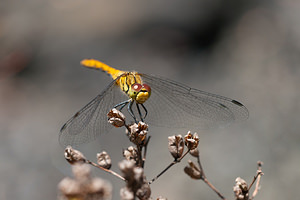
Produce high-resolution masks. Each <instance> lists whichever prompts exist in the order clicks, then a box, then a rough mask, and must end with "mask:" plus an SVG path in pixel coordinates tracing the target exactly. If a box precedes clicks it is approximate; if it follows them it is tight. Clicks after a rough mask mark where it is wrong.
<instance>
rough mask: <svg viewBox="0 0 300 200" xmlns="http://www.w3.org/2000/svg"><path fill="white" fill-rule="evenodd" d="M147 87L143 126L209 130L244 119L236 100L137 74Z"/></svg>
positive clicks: (243, 109) (243, 111)
mask: <svg viewBox="0 0 300 200" xmlns="http://www.w3.org/2000/svg"><path fill="white" fill-rule="evenodd" d="M141 76H142V77H143V81H144V82H145V83H147V84H148V85H149V86H150V87H151V97H150V98H149V99H148V101H147V102H145V104H144V105H145V107H146V108H147V110H148V116H147V118H146V122H149V123H153V124H155V125H158V126H166V127H190V128H192V127H193V128H196V127H197V128H209V127H213V126H222V125H226V124H228V123H230V122H233V121H240V120H244V119H247V118H248V110H247V108H246V107H245V106H244V105H242V104H241V103H239V102H238V101H236V100H233V99H230V98H227V97H223V96H219V95H215V94H211V93H207V92H204V91H201V90H197V89H193V88H190V87H187V86H185V85H183V84H180V83H177V82H175V81H172V80H168V79H165V78H160V77H157V76H153V75H147V74H141Z"/></svg>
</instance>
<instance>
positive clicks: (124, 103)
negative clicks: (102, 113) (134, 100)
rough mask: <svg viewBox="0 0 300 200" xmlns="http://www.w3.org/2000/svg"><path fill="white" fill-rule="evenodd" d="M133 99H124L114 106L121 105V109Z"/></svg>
mask: <svg viewBox="0 0 300 200" xmlns="http://www.w3.org/2000/svg"><path fill="white" fill-rule="evenodd" d="M130 101H131V100H130V99H129V100H126V101H123V102H121V103H118V104H117V105H115V106H114V108H117V107H119V106H120V108H119V111H121V110H122V109H123V108H124V107H125V106H126V105H127V104H128V103H129V102H130Z"/></svg>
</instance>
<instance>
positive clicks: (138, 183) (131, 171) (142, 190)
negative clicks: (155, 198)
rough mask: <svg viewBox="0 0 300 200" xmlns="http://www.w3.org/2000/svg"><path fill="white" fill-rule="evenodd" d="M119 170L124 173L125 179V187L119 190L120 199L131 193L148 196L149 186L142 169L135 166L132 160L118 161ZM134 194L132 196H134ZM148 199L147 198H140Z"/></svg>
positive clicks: (149, 192)
mask: <svg viewBox="0 0 300 200" xmlns="http://www.w3.org/2000/svg"><path fill="white" fill-rule="evenodd" d="M119 167H120V170H121V171H122V173H123V174H124V178H125V180H126V187H125V188H123V190H122V191H121V197H122V199H126V196H129V197H130V196H131V194H135V195H139V196H141V197H147V196H148V197H150V194H151V191H150V187H148V186H147V185H145V184H148V183H147V182H146V180H145V178H144V170H143V168H141V167H136V166H135V163H134V162H133V161H129V160H123V161H122V162H120V163H119ZM135 195H134V196H135ZM141 199H148V198H141Z"/></svg>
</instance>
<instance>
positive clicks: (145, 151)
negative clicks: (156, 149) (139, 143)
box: [142, 136, 151, 168]
mask: <svg viewBox="0 0 300 200" xmlns="http://www.w3.org/2000/svg"><path fill="white" fill-rule="evenodd" d="M150 138H151V136H149V137H148V138H147V140H146V143H145V145H144V147H145V149H144V155H143V158H142V159H143V166H142V167H143V168H144V165H145V161H146V155H147V147H148V144H149V141H150Z"/></svg>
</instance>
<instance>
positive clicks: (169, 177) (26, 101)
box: [0, 0, 300, 200]
mask: <svg viewBox="0 0 300 200" xmlns="http://www.w3.org/2000/svg"><path fill="white" fill-rule="evenodd" d="M0 9H1V12H0V161H1V164H0V199H3V200H5V199H31V200H33V199H55V198H56V196H57V184H58V183H59V181H60V180H61V179H62V178H63V177H65V176H70V175H71V173H70V166H69V165H68V164H67V163H66V161H64V158H63V148H62V147H60V146H59V144H58V133H59V129H60V127H61V126H62V125H63V124H64V122H66V121H67V119H68V118H70V117H71V116H72V115H73V114H74V113H75V112H76V111H78V110H79V109H80V108H81V107H83V106H84V105H85V104H86V103H88V102H89V101H90V100H91V99H92V98H93V97H95V96H96V95H97V94H99V93H100V92H101V91H102V90H103V89H104V88H105V87H106V86H107V85H108V84H109V83H110V81H111V80H110V78H109V77H108V76H107V75H105V74H104V73H102V72H101V71H93V70H89V69H86V68H84V67H82V66H80V64H79V63H80V61H81V60H82V59H84V58H95V59H99V60H101V61H104V62H106V63H107V64H109V65H111V66H114V67H118V68H120V69H124V70H137V71H139V72H144V73H151V74H157V75H160V76H163V77H167V78H169V79H173V80H176V81H178V82H182V83H185V84H187V85H189V86H191V87H194V88H198V89H201V90H205V91H209V92H212V93H216V94H220V95H223V96H228V97H230V98H234V99H237V100H239V101H241V102H243V103H244V104H245V105H246V106H247V108H248V109H249V112H250V117H249V119H248V120H247V121H245V122H242V123H238V124H233V125H231V126H229V127H227V128H224V129H214V130H207V131H199V130H193V131H197V132H198V133H199V135H200V150H201V157H202V164H203V167H204V169H205V172H206V175H207V177H208V178H209V179H210V180H211V182H212V183H213V184H214V185H215V186H216V187H217V188H218V189H219V190H220V191H221V193H222V194H224V195H225V196H226V197H227V198H228V199H233V192H232V186H233V185H234V180H235V178H236V177H238V176H241V177H242V178H244V179H245V180H246V181H247V182H248V183H250V182H251V180H252V178H253V176H254V175H255V172H256V162H257V161H258V160H262V161H263V162H264V165H263V171H264V173H265V175H264V176H263V178H262V182H261V184H262V187H261V190H260V191H259V194H258V196H257V199H295V197H297V196H298V189H299V180H300V170H299V169H300V168H299V166H300V156H299V154H300V145H299V142H300V134H299V128H300V123H299V122H300V121H299V116H298V115H299V111H300V100H299V95H300V93H299V86H300V78H299V77H300V68H299V66H298V65H299V62H300V56H299V53H300V23H299V19H300V13H299V10H300V4H299V2H298V1H295V0H285V1H276V0H273V1H272V0H269V1H267V0H264V1H262V0H260V1H241V0H227V1H220V0H201V1H176V0H175V1H174V0H167V1H163V2H162V1H138V0H133V1H104V0H100V1H99V0H98V1H83V0H64V1H61V0H52V1H39V0H26V1H16V0H9V1H8V0H7V1H5V0H4V1H3V0H2V1H1V4H0ZM150 134H151V135H152V139H151V143H150V145H149V149H148V157H147V163H146V169H145V173H146V176H147V178H148V179H151V178H153V177H154V176H155V175H157V174H158V173H159V172H160V170H162V169H163V168H164V167H165V166H167V165H168V163H169V162H171V161H172V157H171V156H170V155H169V153H168V150H167V136H168V135H172V134H184V132H181V131H178V130H171V129H164V128H156V127H150ZM100 141H101V142H102V145H99V144H97V142H95V143H92V144H88V145H83V146H82V147H81V150H82V151H83V153H85V154H86V156H87V157H88V158H90V159H93V160H95V159H94V155H95V154H96V153H97V152H99V151H101V150H103V149H105V150H107V152H108V153H109V154H111V156H112V159H113V169H114V170H116V171H118V166H117V164H118V162H119V161H120V160H121V155H120V154H121V152H122V149H124V148H126V147H127V146H128V145H129V142H128V141H127V139H126V137H125V136H124V131H123V130H122V129H118V130H113V131H112V132H110V133H109V134H106V135H104V136H103V137H102V138H100ZM188 159H191V158H185V159H184V160H183V161H182V163H179V164H178V165H175V166H174V167H173V168H171V169H170V170H169V171H168V172H167V173H166V174H164V175H163V176H162V177H161V178H160V179H158V180H157V181H156V182H154V183H153V185H151V186H152V197H153V199H155V198H157V197H158V196H159V195H162V196H165V197H167V198H168V199H218V197H217V195H216V194H215V193H213V191H211V190H210V189H209V188H208V187H207V186H206V185H205V184H204V183H203V182H201V181H195V180H191V179H190V178H189V177H187V176H186V175H185V174H184V172H183V168H184V166H185V165H186V162H187V160H188ZM93 175H95V176H99V177H102V178H104V179H107V180H109V181H110V182H111V183H112V185H113V187H114V194H113V199H119V189H120V187H122V183H121V181H119V180H118V179H116V178H115V177H112V176H109V175H107V174H105V173H104V172H102V171H98V170H94V171H93Z"/></svg>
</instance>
